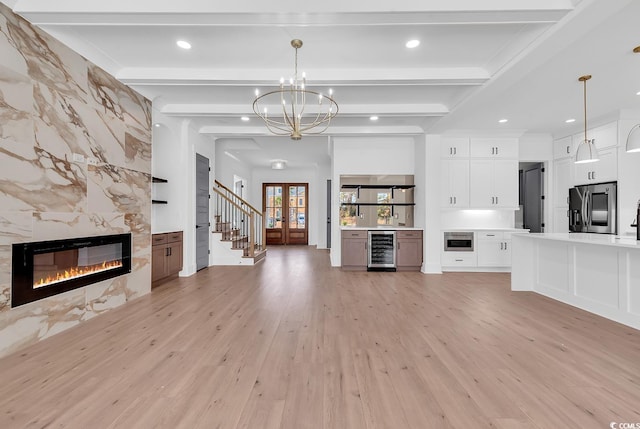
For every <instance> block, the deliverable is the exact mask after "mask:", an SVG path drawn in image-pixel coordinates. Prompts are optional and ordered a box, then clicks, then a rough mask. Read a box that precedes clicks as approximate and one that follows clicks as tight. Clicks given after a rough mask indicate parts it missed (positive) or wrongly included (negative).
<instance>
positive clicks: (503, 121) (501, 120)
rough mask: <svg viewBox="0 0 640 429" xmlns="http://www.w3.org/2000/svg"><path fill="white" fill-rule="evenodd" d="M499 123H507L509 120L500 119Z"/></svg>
mask: <svg viewBox="0 0 640 429" xmlns="http://www.w3.org/2000/svg"><path fill="white" fill-rule="evenodd" d="M498 122H500V123H501V124H504V123H507V122H509V120H508V119H500V120H499V121H498Z"/></svg>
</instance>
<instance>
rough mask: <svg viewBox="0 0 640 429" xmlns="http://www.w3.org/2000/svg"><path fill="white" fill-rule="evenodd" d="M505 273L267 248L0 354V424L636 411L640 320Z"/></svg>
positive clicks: (494, 423)
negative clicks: (339, 262) (377, 263)
mask: <svg viewBox="0 0 640 429" xmlns="http://www.w3.org/2000/svg"><path fill="white" fill-rule="evenodd" d="M509 281H510V279H509V275H508V274H477V273H469V274H467V273H449V274H444V275H424V274H420V273H357V272H344V271H341V270H340V269H336V268H330V267H329V258H328V252H327V251H323V250H315V249H314V248H307V247H288V248H280V249H278V248H275V247H272V248H270V249H269V255H268V256H267V259H266V260H265V261H264V262H263V263H261V264H259V265H258V266H255V267H212V268H209V269H207V270H204V271H202V272H200V273H198V274H196V275H194V276H192V277H190V278H185V279H178V280H176V281H173V282H170V283H167V284H166V285H163V286H161V287H159V288H157V289H155V290H154V291H153V292H152V293H151V294H150V295H148V296H146V297H143V298H140V299H138V300H136V301H133V302H131V303H128V304H126V305H124V306H122V307H120V308H118V309H116V310H113V311H111V312H109V313H107V314H105V315H103V316H100V317H97V318H95V319H92V320H89V321H87V322H85V323H83V324H81V325H80V326H77V327H75V328H72V329H70V330H68V331H66V332H63V333H61V334H58V335H56V336H54V337H52V338H49V339H47V340H44V341H42V342H40V343H38V344H36V345H34V346H31V347H28V348H26V349H24V350H22V351H21V352H19V353H16V354H14V355H11V356H8V357H6V358H4V359H2V360H0V428H23V427H27V428H45V427H46V428H58V427H68V428H116V427H118V428H252V429H253V428H291V429H300V428H332V429H333V428H348V429H351V428H354V429H357V428H390V429H395V428H401V429H403V428H420V429H423V428H447V427H449V428H474V429H475V428H489V427H492V428H505V429H506V428H554V429H555V428H608V427H609V424H610V422H614V421H615V422H634V423H635V422H640V335H639V334H640V332H639V331H636V330H634V329H631V328H627V327H624V326H622V325H619V324H616V323H613V322H610V321H608V320H605V319H602V318H600V317H597V316H594V315H591V314H588V313H586V312H583V311H581V310H578V309H575V308H572V307H569V306H566V305H563V304H561V303H558V302H555V301H552V300H550V299H547V298H544V297H542V296H539V295H536V294H533V293H523V292H521V293H513V292H511V291H510V288H509Z"/></svg>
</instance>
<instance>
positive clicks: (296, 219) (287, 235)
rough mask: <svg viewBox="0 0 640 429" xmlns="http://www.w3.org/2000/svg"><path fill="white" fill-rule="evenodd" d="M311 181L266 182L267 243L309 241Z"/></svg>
mask: <svg viewBox="0 0 640 429" xmlns="http://www.w3.org/2000/svg"><path fill="white" fill-rule="evenodd" d="M308 188H309V185H308V184H307V183H263V184H262V210H263V211H264V212H265V213H266V222H267V225H266V230H267V231H266V242H267V245H274V244H275V245H278V244H303V245H306V244H308V241H309V238H308V237H309V233H308V227H307V221H308V202H309V200H308V194H309V192H308Z"/></svg>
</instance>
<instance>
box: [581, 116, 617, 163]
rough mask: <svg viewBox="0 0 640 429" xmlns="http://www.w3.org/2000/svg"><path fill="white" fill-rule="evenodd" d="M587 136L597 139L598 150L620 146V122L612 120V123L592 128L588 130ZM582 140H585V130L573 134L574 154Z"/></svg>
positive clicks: (590, 138)
mask: <svg viewBox="0 0 640 429" xmlns="http://www.w3.org/2000/svg"><path fill="white" fill-rule="evenodd" d="M587 138H588V139H589V140H594V141H595V144H596V147H597V148H598V150H600V149H607V148H610V147H614V146H618V123H617V122H611V123H610V124H606V125H602V126H600V127H596V128H591V129H589V130H587ZM582 141H584V132H581V133H578V134H574V135H573V152H572V153H573V155H575V153H576V149H577V148H578V144H580V142H582Z"/></svg>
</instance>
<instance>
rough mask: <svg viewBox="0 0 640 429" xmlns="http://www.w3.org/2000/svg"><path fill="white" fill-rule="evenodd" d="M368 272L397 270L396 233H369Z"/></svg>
mask: <svg viewBox="0 0 640 429" xmlns="http://www.w3.org/2000/svg"><path fill="white" fill-rule="evenodd" d="M368 249H369V255H368V261H367V270H368V271H395V270H396V232H395V231H369V246H368Z"/></svg>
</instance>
